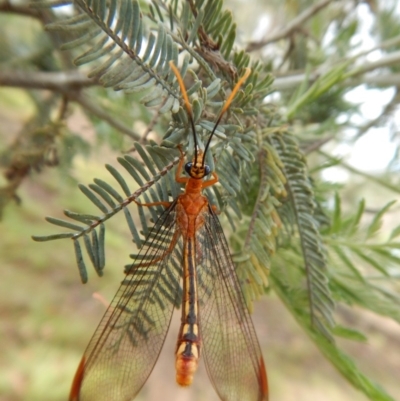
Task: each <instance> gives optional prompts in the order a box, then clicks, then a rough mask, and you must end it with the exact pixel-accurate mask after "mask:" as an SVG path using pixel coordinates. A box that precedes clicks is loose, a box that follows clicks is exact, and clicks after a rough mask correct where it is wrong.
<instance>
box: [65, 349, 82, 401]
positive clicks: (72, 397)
mask: <svg viewBox="0 0 400 401" xmlns="http://www.w3.org/2000/svg"><path fill="white" fill-rule="evenodd" d="M85 362H86V361H85V357H84V356H83V357H82V359H81V361H80V363H79V366H78V369H77V370H76V373H75V376H74V380H73V381H72V386H71V391H70V393H69V401H79V396H80V392H81V386H82V381H83V375H84V373H85Z"/></svg>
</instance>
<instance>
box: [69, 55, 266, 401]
mask: <svg viewBox="0 0 400 401" xmlns="http://www.w3.org/2000/svg"><path fill="white" fill-rule="evenodd" d="M170 66H171V68H172V70H173V71H174V73H175V75H176V77H177V79H178V82H179V85H180V88H181V92H182V95H183V98H184V103H185V107H186V110H187V113H188V116H189V120H190V123H191V128H192V131H193V139H194V145H195V146H194V157H193V161H192V162H188V163H186V164H185V166H184V155H183V154H182V152H181V157H180V160H179V164H178V167H177V170H176V175H175V179H176V181H177V182H178V183H181V184H184V185H185V189H184V191H183V192H182V193H181V194H180V195H179V196H178V197H177V198H176V199H174V200H173V201H172V202H154V203H147V204H140V203H138V204H139V205H142V206H156V205H162V206H164V207H165V211H164V212H163V213H162V214H161V216H160V217H159V219H158V220H157V222H156V223H155V225H154V227H153V229H152V230H151V232H150V234H149V236H148V237H147V239H146V241H145V243H144V245H143V246H142V248H141V249H140V251H139V253H138V255H137V257H136V259H135V261H134V263H133V265H132V266H131V267H130V268H129V270H128V272H127V275H126V278H125V279H124V280H123V282H122V284H121V286H120V288H119V290H118V292H117V294H116V295H115V297H114V299H113V301H112V302H111V305H110V306H109V307H108V309H107V311H106V313H105V315H104V317H103V318H102V320H101V322H100V324H99V326H98V327H97V329H96V331H95V333H94V335H93V337H92V339H91V341H90V343H89V345H88V347H87V349H86V351H85V353H84V355H83V357H82V360H81V362H80V364H79V367H78V370H77V372H76V374H75V377H74V380H73V383H72V388H71V393H70V401H77V400H80V401H103V400H104V401H120V400H123V401H126V400H132V399H133V398H134V397H135V396H136V395H137V394H138V392H139V391H140V389H141V388H142V386H143V385H144V383H145V382H146V380H147V378H148V377H149V375H150V373H151V371H152V369H153V367H154V365H155V363H156V361H157V359H158V356H159V353H160V351H161V348H162V346H163V344H164V340H165V337H166V334H167V331H168V328H169V325H170V321H171V317H172V312H173V309H174V307H175V306H179V305H181V308H182V317H181V325H180V330H179V335H178V340H177V345H176V351H175V356H176V360H175V369H176V381H177V383H178V384H180V385H181V386H189V385H190V384H191V383H192V380H193V376H194V374H195V372H196V369H197V365H198V361H199V358H200V354H203V356H204V360H205V365H206V368H207V372H208V375H209V377H210V379H211V382H212V384H213V386H214V388H215V390H216V392H217V393H218V395H219V397H220V398H221V400H224V401H266V400H268V383H267V376H266V370H265V365H264V360H263V357H262V354H261V350H260V346H259V343H258V340H257V336H256V334H255V330H254V327H253V324H252V321H251V318H250V314H249V311H248V309H247V307H246V304H245V300H244V297H243V294H242V292H241V288H240V283H239V280H238V278H237V275H236V272H235V266H234V263H233V261H232V257H231V255H230V252H229V247H228V244H227V241H226V239H225V236H224V233H223V230H222V227H221V225H220V223H219V220H218V217H217V214H216V208H215V206H212V205H210V204H209V202H208V199H207V197H206V196H205V195H203V194H202V191H203V189H205V188H207V187H210V186H212V185H214V184H216V183H217V182H218V176H217V174H216V173H215V172H213V173H211V172H210V168H209V166H207V165H206V164H205V156H206V153H207V150H208V148H209V145H210V142H211V139H212V136H213V135H214V132H215V130H216V128H217V126H218V124H219V122H220V120H221V118H222V116H223V114H224V113H225V112H226V110H227V109H228V108H229V105H230V104H231V102H232V100H233V98H234V97H235V95H236V93H237V91H238V90H239V88H240V86H241V85H242V84H243V82H244V81H245V80H246V79H247V77H248V76H249V74H250V69H246V72H245V74H244V75H243V76H242V77H241V78H240V79H239V81H238V82H237V84H236V86H235V87H234V89H233V90H232V92H231V94H230V96H229V97H228V99H227V100H226V102H225V104H224V106H223V107H222V110H221V112H220V114H219V117H218V119H217V121H216V123H215V126H214V129H213V131H212V133H211V135H210V137H209V138H208V141H207V143H206V146H205V148H204V150H202V149H200V148H199V146H198V143H197V139H196V132H195V127H194V121H193V113H192V109H191V105H190V103H189V99H188V96H187V93H186V89H185V86H184V83H183V80H182V78H181V76H180V74H179V71H178V69H177V68H176V67H175V65H174V64H173V63H172V62H171V63H170ZM183 168H184V169H185V171H186V173H187V174H188V175H189V177H184V176H182V170H183ZM210 173H211V178H209V179H208V180H204V179H205V178H206V177H207V176H209V175H210Z"/></svg>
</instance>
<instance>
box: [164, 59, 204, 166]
mask: <svg viewBox="0 0 400 401" xmlns="http://www.w3.org/2000/svg"><path fill="white" fill-rule="evenodd" d="M169 66H170V67H171V69H172V71H173V72H174V74H175V76H176V79H177V80H178V84H179V86H180V88H181V93H182V96H183V100H184V102H185V107H186V110H187V113H188V115H189V120H190V125H191V126H192V131H193V137H194V159H195V160H197V146H198V145H197V136H196V129H195V127H194V121H193V111H192V106H191V105H190V102H189V98H188V95H187V92H186V88H185V84H184V82H183V79H182V76H181V73H180V72H179V70H178V69H177V68H176V66H175V64H174V62H173V61H172V60H171V61H170V62H169ZM203 160H204V158H203ZM203 164H204V163H203Z"/></svg>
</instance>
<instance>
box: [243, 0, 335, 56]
mask: <svg viewBox="0 0 400 401" xmlns="http://www.w3.org/2000/svg"><path fill="white" fill-rule="evenodd" d="M333 1H334V0H322V1H320V2H319V3H317V4H314V5H313V6H312V7H309V8H307V9H306V10H304V11H303V12H302V13H301V14H300V15H299V16H298V17H297V18H295V19H294V20H292V22H290V23H289V24H288V25H287V26H286V28H284V29H283V30H282V31H280V32H278V33H275V34H273V35H270V36H269V37H267V38H265V39H264V40H261V41H259V42H250V43H249V44H248V46H247V48H246V51H248V52H251V51H254V50H258V49H260V48H261V47H264V46H266V45H267V44H269V43H272V42H276V41H278V40H280V39H283V38H285V37H287V36H290V35H291V34H292V33H293V32H294V31H296V30H298V29H299V28H300V27H301V26H302V25H303V24H304V23H305V22H306V21H307V20H308V19H310V18H311V17H312V16H313V15H314V14H316V13H317V12H318V11H319V10H321V9H322V8H324V7H326V6H327V5H328V4H329V3H332V2H333Z"/></svg>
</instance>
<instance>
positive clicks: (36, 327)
mask: <svg viewBox="0 0 400 401" xmlns="http://www.w3.org/2000/svg"><path fill="white" fill-rule="evenodd" d="M322 3H326V5H328V3H335V2H329V1H326V2H321V1H320V2H316V1H315V2H313V1H301V0H298V1H294V0H293V1H284V2H280V1H272V0H271V1H268V2H266V1H261V0H258V1H252V2H251V3H249V2H246V1H245V0H243V1H241V0H230V1H225V7H226V8H228V9H231V10H233V13H234V18H235V19H236V21H237V24H238V46H242V47H243V48H246V46H247V47H248V50H249V51H251V54H252V57H254V58H260V59H263V60H264V61H265V62H270V63H271V65H272V66H273V68H272V71H273V72H275V73H276V76H277V80H276V88H277V91H276V92H274V93H273V94H271V95H270V96H269V97H268V98H267V99H266V102H276V104H277V105H278V106H279V107H281V108H282V110H283V113H284V112H285V107H286V103H285V101H286V100H287V99H288V98H289V97H290V96H289V95H288V93H289V94H290V93H291V92H294V91H295V90H296V85H298V84H297V83H296V82H295V83H292V81H291V80H290V78H292V77H293V76H297V75H298V74H293V76H292V75H291V74H290V73H291V72H293V71H294V70H296V71H300V72H299V74H300V75H301V74H302V73H305V72H304V70H302V69H299V68H295V66H296V63H295V62H294V61H293V59H294V56H293V58H292V59H291V61H292V64H290V68H283V66H286V67H287V65H288V62H287V58H286V56H287V52H288V51H289V50H288V49H289V47H288V46H287V43H285V41H284V39H285V38H286V37H287V36H285V35H283V36H282V39H274V41H273V45H272V46H266V45H265V44H264V45H263V43H262V42H263V41H266V38H271V37H273V35H275V34H276V33H281V32H282V31H284V29H285V28H287V27H288V26H290V22H291V21H293V20H295V19H296V18H297V17H298V16H299V15H301V13H302V12H304V11H307V10H310V12H312V11H314V14H312V13H311V14H310V16H309V17H308V18H307V19H305V20H304V26H300V28H301V29H300V28H298V30H299V31H302V29H303V30H308V35H304V37H303V36H301V35H299V36H298V37H299V38H300V37H301V38H303V39H304V40H305V41H309V42H311V43H312V44H313V45H314V53H313V54H314V55H315V57H316V58H317V57H319V56H320V54H318V51H319V52H321V51H322V50H321V49H323V50H324V51H325V52H326V54H329V52H331V53H334V52H335V51H337V52H339V50H340V51H343V57H344V56H348V57H350V55H355V54H358V55H359V54H361V53H363V52H365V54H366V55H365V58H364V59H363V60H364V62H365V63H367V62H368V63H374V62H377V60H382V59H384V56H385V54H384V52H383V50H382V49H388V47H383V46H380V45H381V44H382V43H383V42H385V41H387V40H393V38H395V39H396V38H397V42H396V41H395V40H394V43H393V44H392V47H390V49H392V50H393V54H395V55H397V53H398V50H396V49H397V48H398V47H396V46H398V45H396V43H400V40H398V35H400V5H399V4H400V3H399V2H398V1H383V0H382V1H378V0H376V1H354V2H340V1H338V2H336V4H335V5H332V4H331V5H330V6H332V8H330V9H329V10H328V9H325V10H323V11H322V12H319V9H318V10H317V9H313V7H315V6H316V5H321V9H322V5H323V4H322ZM350 3H351V4H350ZM346 4H347V5H346ZM340 7H342V8H340ZM346 7H348V9H346ZM338 9H339V11H338ZM59 12H62V11H59ZM65 12H68V11H65ZM50 18H51V15H50V13H49V14H46V12H44V14H41V15H40V17H38V15H36V14H34V11H32V10H31V9H29V8H27V5H26V3H24V2H15V3H14V2H8V1H6V2H5V1H3V0H0V154H1V155H0V162H1V166H0V167H1V168H2V171H1V172H2V174H3V175H2V177H1V178H0V195H1V204H0V207H1V211H2V221H1V223H0V339H1V341H0V400H1V401H19V400H30V401H36V400H37V401H39V400H40V401H50V400H55V401H57V400H65V399H66V398H67V394H68V392H69V388H70V384H71V381H72V378H73V375H74V373H75V370H76V368H77V365H78V363H79V360H80V358H81V356H82V353H83V351H84V349H85V347H86V345H87V343H88V341H89V339H90V338H91V335H92V333H93V331H94V329H95V327H96V326H97V324H98V322H99V320H100V318H101V316H102V315H103V313H104V311H105V306H104V305H103V303H102V302H100V301H99V300H98V297H93V294H101V296H102V297H103V298H105V299H106V300H110V299H111V298H112V296H113V295H114V293H115V291H116V290H117V288H118V285H119V283H120V281H121V279H122V271H123V266H124V264H126V263H127V262H128V255H129V253H131V252H134V251H135V249H132V248H133V247H134V246H133V244H132V242H131V239H130V233H129V230H128V228H127V227H126V224H125V222H124V221H123V219H120V220H118V218H116V219H113V220H112V221H111V222H109V224H108V226H107V227H108V232H107V237H106V244H107V268H106V270H105V274H104V276H103V277H102V278H99V277H97V276H96V275H95V274H94V272H91V275H90V277H89V282H88V283H87V284H86V285H82V284H81V282H80V277H79V274H78V270H77V268H76V266H75V260H74V254H73V248H72V244H71V242H70V241H68V240H60V241H56V242H51V243H37V242H33V241H32V239H31V235H44V234H48V233H51V230H52V227H51V226H50V225H49V224H48V223H46V222H45V220H44V217H45V216H54V217H59V218H62V216H63V214H62V210H63V209H69V210H74V211H80V212H88V213H90V210H91V209H90V208H91V207H92V205H90V203H89V202H88V201H87V200H86V199H85V197H84V196H83V195H82V194H81V193H80V191H79V190H78V189H77V183H83V184H89V183H90V182H92V179H93V178H94V177H98V178H104V177H107V176H108V173H107V172H106V170H105V168H104V164H105V163H110V164H112V165H114V166H116V165H117V163H116V157H117V156H119V155H120V154H121V153H122V152H124V151H127V150H129V149H130V148H131V146H132V135H131V134H132V133H137V132H139V133H141V132H144V131H145V130H146V126H148V125H149V123H150V122H151V118H152V116H151V114H150V112H149V111H148V110H145V109H144V107H143V106H141V107H135V108H132V107H131V102H132V98H127V97H124V96H122V95H121V94H119V93H114V92H112V91H106V90H104V89H102V88H92V89H91V92H90V96H89V97H88V99H89V101H93V99H95V97H97V99H100V102H99V106H100V107H101V108H102V109H101V110H100V111H99V110H96V109H95V108H93V105H91V104H90V103H86V104H84V103H83V101H76V102H75V103H74V104H72V105H70V106H69V108H68V111H67V112H66V111H65V110H63V108H62V103H60V104H61V105H60V106H58V107H53V106H54V102H55V99H56V98H55V97H54V94H53V92H52V91H51V90H38V89H36V90H33V89H27V87H26V85H25V84H23V83H22V80H21V81H20V82H21V84H20V85H18V84H15V85H10V84H9V83H8V81H7V73H8V72H9V71H12V70H14V71H15V70H19V71H21V74H22V75H24V74H25V73H26V74H28V72H31V71H36V72H37V71H42V72H43V71H44V72H45V71H53V70H54V68H55V67H54V65H53V64H52V63H53V61H54V60H53V58H52V56H51V55H54V52H57V50H55V49H57V48H58V47H57V46H58V44H57V43H55V40H54V36H51V35H50V36H49V35H48V34H47V33H46V32H44V31H43V24H44V22H48V20H49V19H50ZM385 18H386V19H385ZM330 19H332V22H331V23H330ZM338 21H340V22H341V24H340V23H339V22H338ZM326 27H327V28H326ZM325 28H326V29H325ZM313 29H314V31H313ZM315 31H316V32H319V36H316V34H315ZM338 32H342V33H343V35H347V37H346V38H342V40H343V41H342V42H340V40H339V39H340V38H339V35H338ZM303 33H304V32H303ZM286 35H289V34H287V33H286ZM313 35H314V36H313ZM385 35H386V36H385ZM299 40H300V39H299ZM292 41H293V43H292V44H291V45H292V46H294V47H295V49H297V50H300V49H301V47H300V46H297V45H298V43H295V41H296V39H293V38H292ZM309 42H308V43H307V46H308V47H307V49H308V50H307V51H310V52H311V50H310V43H309ZM385 43H386V42H385ZM257 44H258V45H257ZM345 44H346V46H347V47H346V46H345ZM341 45H342V47H341ZM257 46H258V47H257ZM305 46H306V45H305ZM375 48H376V49H375ZM335 49H336V50H335ZM371 49H372V50H371ZM373 49H375V50H373ZM396 52H397V53H396ZM295 56H296V57H298V59H299V60H297V62H298V63H300V62H301V61H300V59H301V57H302V54H301V52H300V51H299V52H298V53H297V54H296V55H295ZM57 57H67V56H65V55H64V56H63V55H60V54H58V55H57ZM291 57H292V55H291ZM397 57H398V55H397ZM399 60H400V58H399ZM280 62H281V63H282V64H281V65H280ZM317 64H318V63H316V65H317ZM397 65H399V64H398V61H397ZM375 68H376V69H378V68H384V71H385V72H386V73H393V76H392V78H391V79H392V80H391V81H390V82H389V83H387V84H381V86H380V87H377V85H378V84H377V83H376V82H375V81H373V79H374V74H372V76H368V77H366V76H363V77H362V78H360V81H359V82H358V83H355V82H353V83H352V84H351V85H349V87H347V88H346V91H345V93H341V94H340V96H341V99H342V101H343V102H346V107H344V108H343V109H341V110H340V112H339V111H338V112H337V113H336V115H335V122H336V126H335V127H336V129H337V130H339V129H340V135H335V137H334V139H333V140H331V141H327V143H326V145H324V147H323V148H322V150H323V152H325V154H327V155H328V156H331V157H338V158H340V160H339V162H337V163H334V165H333V166H332V167H331V168H329V169H324V171H323V172H322V173H321V174H322V177H323V179H324V180H326V181H327V182H329V183H334V184H335V185H337V188H338V189H339V190H340V193H341V197H342V203H343V204H342V207H343V209H345V210H352V209H354V208H355V207H356V204H357V202H358V201H359V200H360V199H361V198H366V199H367V200H368V206H367V208H368V210H369V213H370V217H371V218H372V216H373V213H374V212H376V211H377V210H379V208H381V207H382V206H383V205H384V204H386V203H387V202H388V201H390V200H393V199H394V200H396V199H398V198H399V191H398V188H397V191H396V186H395V185H392V186H391V185H389V184H388V183H389V181H390V180H389V178H390V176H391V175H393V174H396V173H398V169H399V164H398V143H399V135H398V130H399V125H400V114H399V113H400V112H399V107H398V102H399V96H398V94H397V91H398V86H399V85H400V82H396V81H395V79H396V78H397V75H396V73H397V71H396V68H398V67H397V66H396V63H394V66H393V65H392V64H391V63H389V62H388V64H385V63H383V66H382V65H378V66H376V67H375ZM371 71H372V72H373V69H372V68H371ZM383 75H384V74H383V73H382V70H379V71H378V70H377V73H376V74H375V79H376V77H379V76H383ZM371 81H372V83H371ZM291 85H292V86H291ZM285 91H286V92H285ZM57 101H59V100H57ZM49 109H51V111H50V112H49ZM116 110H118V113H119V114H118V115H117V116H118V117H116V115H115V114H114V112H115V111H116ZM59 114H62V115H63V120H64V121H65V125H62V126H57V127H56V128H54V126H52V129H53V130H52V131H51V132H57V134H56V136H55V137H54V138H51V140H49V134H48V132H46V131H45V130H38V129H37V127H38V126H39V124H37V121H38V120H41V119H42V120H46V119H47V120H48V121H49V122H50V121H52V120H56V119H57V118H56V117H57V115H59ZM106 117H107V118H106ZM302 118H303V119H299V121H298V122H297V124H298V125H297V126H298V127H302V128H304V127H305V126H307V127H309V126H310V125H312V124H313V123H314V122H313V121H311V120H307V118H305V117H304V116H302ZM115 120H118V121H119V122H120V123H121V124H123V125H124V127H122V128H123V129H125V128H126V132H125V134H126V135H124V134H121V126H118V124H117V123H118V121H117V122H116V121H115ZM294 126H295V127H296V124H294ZM123 129H122V131H123ZM321 129H323V128H321ZM155 131H157V124H155ZM299 131H301V129H299ZM336 133H337V131H335V134H336ZM150 135H155V134H154V133H150ZM154 137H156V136H154ZM32 141H33V142H35V141H36V142H40V143H41V144H43V146H45V147H46V155H45V156H44V157H43V155H41V156H40V157H38V161H37V166H36V168H35V169H31V170H30V171H29V172H27V171H25V172H23V169H24V168H23V166H22V167H21V166H20V167H21V169H20V170H18V171H16V170H13V171H11V170H10V166H14V167H15V166H16V165H18V161H17V162H16V161H15V160H14V161H13V160H12V157H13V156H15V154H16V152H14V151H15V149H17V148H18V149H19V152H21V149H23V152H25V153H24V155H25V156H26V157H32V158H35V157H36V156H37V155H35V154H34V152H31V151H32V150H34V147H33V146H32V143H33V142H32ZM319 157H320V155H319V156H318V157H314V156H311V157H310V160H309V163H310V165H311V166H315V165H318V163H320V162H321V160H320V159H319ZM53 164H54V165H57V168H51V167H52V165H53ZM13 174H14V175H13ZM10 176H12V179H13V181H12V180H11V181H12V182H13V183H14V184H15V185H14V186H13V187H12V188H10V186H9V183H10ZM15 177H17V178H16V179H15ZM371 177H372V179H371ZM385 184H386V185H385ZM399 216H400V212H399V206H398V205H395V206H394V208H393V209H392V210H391V212H390V213H389V215H388V216H386V219H385V220H384V225H383V227H382V228H381V232H380V235H381V236H382V238H384V237H385V235H387V233H389V232H390V230H391V229H393V228H394V227H395V226H397V225H398V222H399V221H400V219H399ZM397 277H400V270H398V272H397ZM397 288H398V289H399V287H397ZM338 315H339V320H340V321H342V322H344V323H346V324H349V325H350V326H352V327H357V329H359V330H361V331H362V332H363V333H365V334H366V335H367V337H368V341H367V342H355V341H350V340H341V341H340V344H339V345H340V346H341V347H343V349H345V351H346V352H348V353H349V354H350V355H351V356H353V357H354V359H355V360H356V362H357V364H358V366H360V367H361V368H362V371H363V372H364V373H365V374H367V375H368V376H369V377H370V378H372V379H373V380H375V381H376V382H378V383H380V384H381V385H382V386H383V387H385V389H386V390H387V392H388V393H389V394H391V396H392V397H393V398H394V399H397V400H400V383H399V372H400V328H399V325H398V323H396V322H395V321H393V320H391V319H389V318H384V317H382V316H379V315H377V314H373V313H371V312H366V311H365V310H362V309H361V308H344V307H343V308H340V309H339V310H338ZM253 319H254V322H255V327H256V331H257V334H258V337H259V340H260V343H261V347H262V350H263V354H264V357H265V361H266V364H267V370H268V377H269V382H270V387H271V399H272V400H280V401H289V400H294V399H295V400H296V401H306V400H307V401H309V400H322V399H323V400H325V401H339V400H340V401H347V400H349V401H350V400H352V401H358V400H360V401H362V400H365V399H366V397H365V396H364V395H363V394H361V393H360V392H358V391H357V390H355V389H354V388H353V387H352V386H351V385H350V384H348V383H347V381H346V380H345V379H344V378H343V377H342V376H341V375H340V374H339V373H338V372H337V371H336V370H335V369H334V368H333V367H332V366H331V365H330V364H329V362H327V361H326V360H325V359H324V357H323V356H322V355H321V354H320V352H319V351H318V349H317V348H316V347H315V346H314V345H313V343H312V342H311V341H310V339H309V338H308V337H307V336H306V335H305V334H304V332H303V331H302V330H301V329H300V328H299V326H298V325H297V323H296V322H295V321H294V319H293V318H292V317H291V315H290V314H289V313H288V312H287V311H286V309H285V307H284V305H282V303H281V301H280V300H279V299H278V298H277V297H276V296H275V295H274V294H273V293H269V295H268V296H264V297H263V298H262V299H260V301H259V302H258V303H257V304H256V306H255V311H254V315H253ZM178 323H179V316H178V315H177V314H176V316H175V317H174V319H173V322H172V324H171V329H170V332H169V335H168V338H167V342H166V345H165V346H164V349H163V352H162V355H161V357H160V360H159V361H158V363H157V365H156V367H155V369H154V371H153V373H152V375H151V377H150V379H149V380H148V382H147V383H146V385H145V387H144V388H143V390H142V391H141V393H140V394H139V396H138V398H137V399H138V400H164V401H167V400H175V401H179V400H188V401H190V400H199V401H201V400H218V397H217V395H216V393H215V392H214V390H213V388H212V385H211V383H210V381H209V379H208V377H207V374H206V371H205V368H204V366H203V365H201V367H200V370H199V374H198V375H196V377H195V381H194V384H193V386H192V387H191V388H189V389H181V388H179V387H178V386H177V385H176V384H175V372H174V348H175V341H176V337H177V330H178Z"/></svg>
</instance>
